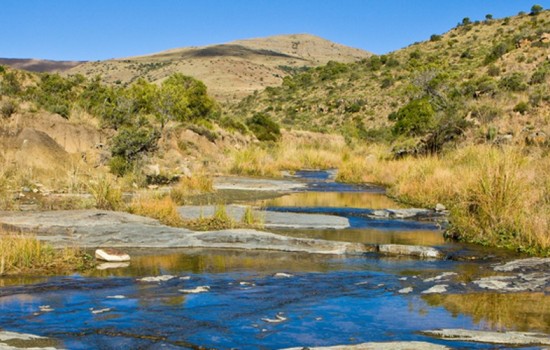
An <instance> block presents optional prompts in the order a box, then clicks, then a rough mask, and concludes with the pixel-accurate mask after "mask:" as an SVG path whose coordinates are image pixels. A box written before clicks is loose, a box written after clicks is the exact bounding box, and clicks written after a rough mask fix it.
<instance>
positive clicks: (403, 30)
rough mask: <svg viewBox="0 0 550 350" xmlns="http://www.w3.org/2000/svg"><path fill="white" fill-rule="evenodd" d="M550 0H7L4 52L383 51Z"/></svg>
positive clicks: (95, 56)
mask: <svg viewBox="0 0 550 350" xmlns="http://www.w3.org/2000/svg"><path fill="white" fill-rule="evenodd" d="M535 3H536V4H540V5H541V6H543V7H544V8H545V9H548V8H550V0H533V1H524V0H453V1H449V0H448V1H445V0H393V1H388V0H193V1H190V0H157V1H153V0H148V1H146V0H2V1H1V4H0V10H1V12H2V20H0V33H2V36H1V39H0V57H10V58H46V59H58V60H101V59H108V58H115V57H126V56H134V55H140V54H147V53H153V52H158V51H163V50H166V49H170V48H176V47H184V46H200V45H208V44H216V43H224V42H228V41H232V40H237V39H246V38H255V37H264V36H270V35H276V34H293V33H309V34H314V35H318V36H321V37H323V38H326V39H329V40H332V41H335V42H337V43H341V44H345V45H349V46H353V47H358V48H362V49H365V50H368V51H371V52H374V53H377V54H382V53H387V52H390V51H393V50H397V49H399V48H402V47H404V46H407V45H409V44H411V43H413V42H415V41H422V40H426V39H427V38H429V36H430V35H431V34H441V33H444V32H446V31H447V30H449V29H450V28H452V27H454V26H455V25H456V24H457V23H458V22H460V21H461V20H462V18H464V17H469V18H471V19H472V20H481V19H484V17H485V15H486V14H492V15H493V16H494V17H495V18H500V17H505V16H511V15H515V14H517V13H518V12H519V11H525V12H529V10H530V9H531V6H532V5H533V4H535Z"/></svg>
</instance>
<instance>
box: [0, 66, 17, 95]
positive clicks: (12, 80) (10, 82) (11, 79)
mask: <svg viewBox="0 0 550 350" xmlns="http://www.w3.org/2000/svg"><path fill="white" fill-rule="evenodd" d="M1 74H2V76H1V78H2V80H0V95H6V96H16V95H17V94H19V93H20V92H21V83H20V82H19V79H18V77H17V74H16V73H15V72H7V71H3V72H2V73H1Z"/></svg>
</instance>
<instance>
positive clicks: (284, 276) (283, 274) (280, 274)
mask: <svg viewBox="0 0 550 350" xmlns="http://www.w3.org/2000/svg"><path fill="white" fill-rule="evenodd" d="M273 277H276V278H290V277H294V275H291V274H290V273H285V272H277V273H276V274H274V275H273Z"/></svg>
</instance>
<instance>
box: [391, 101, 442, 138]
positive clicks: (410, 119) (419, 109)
mask: <svg viewBox="0 0 550 350" xmlns="http://www.w3.org/2000/svg"><path fill="white" fill-rule="evenodd" d="M434 117H435V111H434V109H433V107H432V105H431V103H430V101H429V100H428V98H426V97H424V98H421V99H417V100H413V101H411V102H409V103H408V104H406V105H405V106H404V107H401V108H400V109H399V110H398V111H397V112H394V113H392V114H390V116H389V118H390V120H395V125H394V126H393V133H394V134H395V135H407V136H419V135H422V134H424V133H425V132H427V131H429V130H430V129H431V128H432V127H433V126H434Z"/></svg>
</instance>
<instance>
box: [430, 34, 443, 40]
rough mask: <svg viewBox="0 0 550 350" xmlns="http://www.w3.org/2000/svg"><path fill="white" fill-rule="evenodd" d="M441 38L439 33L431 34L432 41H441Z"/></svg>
mask: <svg viewBox="0 0 550 350" xmlns="http://www.w3.org/2000/svg"><path fill="white" fill-rule="evenodd" d="M440 40H441V35H438V34H432V35H431V36H430V41H440Z"/></svg>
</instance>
